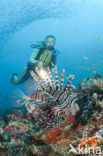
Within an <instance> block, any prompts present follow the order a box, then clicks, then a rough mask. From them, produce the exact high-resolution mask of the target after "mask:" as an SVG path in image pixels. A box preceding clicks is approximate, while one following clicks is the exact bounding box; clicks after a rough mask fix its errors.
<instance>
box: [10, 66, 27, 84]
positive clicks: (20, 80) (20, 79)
mask: <svg viewBox="0 0 103 156" xmlns="http://www.w3.org/2000/svg"><path fill="white" fill-rule="evenodd" d="M28 78H30V73H29V72H28V71H27V68H25V69H24V70H23V72H22V73H21V74H20V76H19V77H18V78H17V79H16V77H15V76H13V77H12V78H11V79H10V82H11V83H12V84H14V85H17V84H20V83H23V82H25V81H26V80H27V79H28Z"/></svg>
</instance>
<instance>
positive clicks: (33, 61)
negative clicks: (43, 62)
mask: <svg viewBox="0 0 103 156" xmlns="http://www.w3.org/2000/svg"><path fill="white" fill-rule="evenodd" d="M39 50H40V49H36V50H35V51H34V52H33V53H32V55H31V57H30V60H29V62H30V63H33V64H35V63H37V62H38V60H36V57H37V56H38V54H39Z"/></svg>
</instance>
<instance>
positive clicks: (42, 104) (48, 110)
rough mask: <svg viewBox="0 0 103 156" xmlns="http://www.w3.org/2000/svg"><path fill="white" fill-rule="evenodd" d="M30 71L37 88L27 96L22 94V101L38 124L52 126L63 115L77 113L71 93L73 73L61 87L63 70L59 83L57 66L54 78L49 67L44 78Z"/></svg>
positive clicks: (58, 121) (77, 108) (46, 126)
mask: <svg viewBox="0 0 103 156" xmlns="http://www.w3.org/2000/svg"><path fill="white" fill-rule="evenodd" d="M30 73H31V76H32V77H33V78H34V80H35V81H36V83H37V84H38V89H37V90H36V91H35V93H33V94H32V95H30V96H28V97H27V96H24V101H23V102H24V103H25V106H26V108H27V110H28V111H29V112H30V113H32V114H33V116H34V118H35V121H36V123H37V125H38V126H40V127H41V128H52V127H53V126H54V125H57V124H59V123H60V122H61V121H62V119H63V117H66V116H67V117H69V116H70V115H75V114H76V113H77V111H78V110H79V107H78V105H77V103H76V95H75V94H73V93H72V90H73V88H74V86H73V85H71V82H72V80H73V78H74V75H70V76H69V78H68V79H69V81H68V83H67V85H66V86H65V87H63V85H64V73H65V70H63V72H62V74H61V83H60V85H59V81H58V72H57V68H55V69H54V73H55V77H56V79H55V80H54V79H53V77H52V74H51V72H50V69H49V68H48V69H47V73H48V76H45V79H40V77H38V76H37V75H36V74H35V73H34V72H33V71H30Z"/></svg>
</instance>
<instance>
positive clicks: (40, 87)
mask: <svg viewBox="0 0 103 156" xmlns="http://www.w3.org/2000/svg"><path fill="white" fill-rule="evenodd" d="M30 74H31V76H32V77H33V79H34V81H36V83H37V84H38V86H39V89H40V90H41V89H44V87H43V85H42V82H41V80H39V78H38V77H37V75H36V74H35V73H34V72H33V71H32V70H31V71H30Z"/></svg>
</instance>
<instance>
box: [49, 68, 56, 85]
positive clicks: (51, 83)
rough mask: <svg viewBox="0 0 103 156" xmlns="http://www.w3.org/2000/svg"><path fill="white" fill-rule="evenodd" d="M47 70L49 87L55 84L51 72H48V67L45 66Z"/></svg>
mask: <svg viewBox="0 0 103 156" xmlns="http://www.w3.org/2000/svg"><path fill="white" fill-rule="evenodd" d="M47 72H48V75H49V77H50V86H51V87H54V86H55V85H54V81H53V77H52V75H51V72H50V68H49V67H48V68H47Z"/></svg>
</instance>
